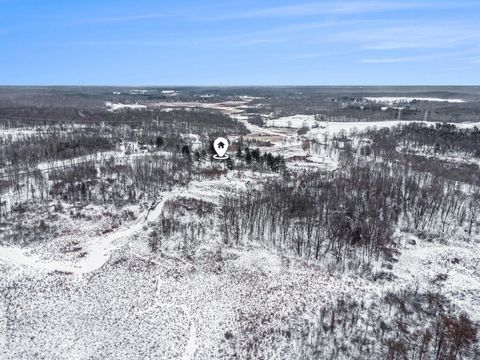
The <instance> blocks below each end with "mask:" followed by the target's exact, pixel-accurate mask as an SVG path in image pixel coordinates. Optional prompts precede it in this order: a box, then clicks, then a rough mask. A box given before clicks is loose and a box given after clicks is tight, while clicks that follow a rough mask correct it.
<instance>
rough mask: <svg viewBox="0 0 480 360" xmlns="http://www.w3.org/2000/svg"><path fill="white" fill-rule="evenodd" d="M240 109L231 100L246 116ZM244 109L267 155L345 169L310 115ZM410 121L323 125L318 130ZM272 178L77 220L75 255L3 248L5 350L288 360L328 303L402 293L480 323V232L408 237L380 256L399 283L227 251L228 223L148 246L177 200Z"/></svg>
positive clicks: (198, 185) (208, 185)
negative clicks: (449, 304) (191, 242)
mask: <svg viewBox="0 0 480 360" xmlns="http://www.w3.org/2000/svg"><path fill="white" fill-rule="evenodd" d="M165 104H169V105H168V106H172V103H165ZM178 105H179V106H180V105H181V106H185V104H184V103H182V104H178ZM159 106H162V105H160V104H159ZM192 106H196V103H195V105H194V104H193V103H192ZM215 106H217V105H215ZM238 106H241V104H240V102H238V103H233V104H222V106H219V107H220V108H223V109H226V110H225V111H226V112H230V113H235V112H237V111H239V110H238ZM234 116H235V117H236V118H237V119H238V120H239V121H241V122H243V123H244V124H245V125H246V126H247V128H248V129H249V130H250V131H251V134H250V136H251V137H252V138H256V139H258V140H262V139H263V140H266V139H269V141H271V143H272V144H273V147H265V148H262V149H261V150H262V151H269V152H272V153H273V154H282V155H283V156H285V157H286V158H287V160H288V161H287V166H289V167H290V168H299V169H308V168H311V167H316V168H318V167H321V168H323V169H327V170H328V169H330V170H333V169H335V168H336V166H337V162H336V160H335V159H336V156H335V154H334V153H333V154H330V153H327V152H326V153H322V154H310V153H309V152H310V150H309V149H306V150H304V149H303V148H302V145H303V144H302V143H303V142H302V141H301V139H299V138H298V137H297V135H296V129H295V128H300V127H302V126H303V125H304V124H303V122H304V121H307V120H308V119H310V120H312V118H311V117H310V118H308V119H307V118H305V117H303V116H301V115H299V116H297V117H289V119H290V120H285V119H287V118H284V119H283V120H281V121H280V122H279V123H273V124H272V126H271V127H267V128H261V127H258V126H255V125H252V124H249V123H248V121H247V120H246V117H245V116H243V115H242V114H241V113H238V114H236V115H234ZM292 119H293V120H292ZM278 120H280V119H277V120H275V121H278ZM310 120H308V121H310ZM288 121H292V123H290V124H289V122H288ZM399 123H402V122H400V121H388V122H365V123H358V122H355V123H348V122H329V123H325V124H324V125H325V126H323V127H322V123H320V126H319V127H318V128H314V129H312V130H310V132H309V133H308V134H307V137H308V138H318V137H321V136H323V135H324V134H326V133H328V134H335V133H338V132H340V131H341V130H344V131H346V132H347V133H348V131H350V130H351V129H353V128H357V129H358V130H363V129H366V128H368V127H373V126H375V127H384V126H395V125H397V124H399ZM309 126H310V125H309ZM465 126H473V125H472V124H468V125H465ZM285 127H290V128H292V129H285ZM262 180H264V178H263V179H261V178H259V175H258V174H255V173H254V172H252V171H245V172H238V173H237V172H229V173H228V175H227V176H226V177H222V178H220V179H218V180H206V181H195V182H192V183H191V184H190V185H189V186H188V187H186V188H176V189H174V190H172V191H171V192H165V193H161V194H159V196H158V202H157V204H156V206H155V207H154V208H153V209H152V210H151V211H147V210H142V211H139V212H138V216H137V218H136V219H135V220H132V221H130V222H126V223H123V224H122V225H121V226H119V227H118V228H116V229H114V230H113V231H112V232H109V233H108V234H101V233H100V234H99V233H95V231H89V228H88V227H87V226H86V224H83V223H81V222H79V223H78V224H77V228H76V229H74V231H76V234H77V237H76V238H75V240H76V243H75V246H76V247H80V248H81V251H80V252H76V253H75V254H72V253H70V252H64V251H62V249H64V248H65V244H64V241H65V238H58V239H55V240H53V241H52V242H51V243H47V244H34V245H32V246H30V247H27V248H20V247H18V246H4V247H0V295H1V299H2V300H0V358H2V359H8V360H10V359H12V360H13V359H38V358H46V359H139V358H140V359H251V358H255V357H258V354H259V353H261V354H262V355H263V357H264V358H271V357H272V354H269V353H268V349H270V348H271V347H272V344H276V346H278V348H281V349H283V350H282V351H284V353H282V354H281V355H279V354H276V356H277V358H279V359H289V358H294V356H295V355H296V354H295V352H294V351H295V350H294V348H293V347H291V346H289V345H288V343H287V341H288V340H289V339H291V338H294V337H295V336H301V335H302V331H303V329H304V327H305V324H306V323H308V322H309V321H311V320H312V319H313V318H315V317H317V316H318V314H319V312H321V309H322V308H324V307H325V306H326V305H328V304H334V303H336V301H337V299H341V298H349V299H356V300H358V301H362V300H365V301H366V302H373V303H374V302H378V301H379V299H381V298H382V297H383V296H384V294H385V293H386V292H387V291H390V290H398V289H402V288H409V289H410V288H414V289H415V288H417V287H418V288H419V290H421V291H430V290H433V291H440V292H441V293H443V294H444V295H445V296H447V297H448V298H449V299H451V300H452V301H454V302H455V304H457V305H458V306H459V308H460V309H462V310H464V311H467V312H468V313H469V314H470V316H471V317H472V318H473V319H474V320H477V321H480V317H479V315H478V314H480V298H479V297H478V293H480V273H479V271H480V263H479V259H480V244H479V242H475V241H471V242H463V241H462V242H459V241H458V239H447V240H444V241H439V240H435V241H427V240H425V239H420V238H419V237H418V236H415V235H413V234H408V233H405V234H397V235H398V236H399V238H400V240H399V241H400V243H401V249H399V250H400V252H401V254H400V255H399V256H398V261H397V262H395V263H394V264H392V265H393V266H392V268H391V269H385V268H382V267H381V264H379V266H378V269H377V270H381V271H386V272H390V273H391V274H392V275H393V280H391V281H390V280H381V281H375V280H367V278H366V277H365V278H360V277H359V276H357V275H355V273H353V272H352V273H350V272H346V273H333V274H332V272H329V271H327V270H326V267H324V266H321V265H319V264H315V263H308V262H306V261H304V260H302V259H299V258H297V257H291V256H286V255H284V254H280V253H278V252H276V251H274V250H271V249H266V248H262V247H259V246H258V245H256V244H245V245H243V246H232V247H226V246H224V245H223V239H222V237H221V236H222V235H221V233H220V232H219V231H217V229H218V226H217V225H218V224H211V226H209V227H208V229H207V232H206V234H205V236H204V237H203V238H202V239H199V242H200V243H201V245H200V246H198V247H197V248H196V249H195V251H194V253H193V254H191V255H189V256H183V254H182V250H180V246H177V245H178V244H177V243H176V242H175V239H169V241H171V244H168V246H167V245H165V248H168V249H169V251H160V252H158V253H152V252H151V250H150V249H149V248H148V245H147V244H148V234H149V231H150V230H151V228H152V226H153V225H154V224H155V222H156V220H157V219H158V218H159V217H160V216H161V215H162V214H164V213H165V212H166V211H167V210H166V209H168V208H169V206H168V204H171V203H172V202H175V201H179V200H184V201H185V202H186V203H187V204H188V203H189V201H190V199H198V200H203V201H205V202H208V203H211V204H213V205H215V206H216V207H215V209H216V210H215V211H218V204H219V201H220V199H221V197H226V196H231V195H232V194H234V193H235V192H238V191H239V190H246V189H248V188H251V187H253V188H255V187H256V186H257V185H258V182H261V181H262ZM208 220H209V219H208V218H205V219H200V221H205V222H208ZM66 226H70V224H69V223H67V224H66ZM71 226H72V227H74V226H75V225H74V224H71ZM90 230H91V229H90ZM179 240H182V239H179ZM412 240H415V242H413V241H412ZM80 254H81V256H78V255H80ZM445 275H446V276H445ZM282 341H285V342H286V343H283V344H282ZM286 344H287V345H286ZM255 351H256V352H255ZM253 354H255V355H253Z"/></svg>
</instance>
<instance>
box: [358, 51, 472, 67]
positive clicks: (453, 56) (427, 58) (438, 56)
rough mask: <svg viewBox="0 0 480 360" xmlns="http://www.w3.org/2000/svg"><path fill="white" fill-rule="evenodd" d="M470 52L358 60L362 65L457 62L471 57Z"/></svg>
mask: <svg viewBox="0 0 480 360" xmlns="http://www.w3.org/2000/svg"><path fill="white" fill-rule="evenodd" d="M471 55H472V51H469V50H466V51H455V52H437V53H428V54H419V55H412V56H398V57H389V58H388V57H387V58H368V59H362V60H360V62H361V63H364V64H394V63H406V62H423V61H435V60H457V59H465V57H466V56H471Z"/></svg>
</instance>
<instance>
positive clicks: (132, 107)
mask: <svg viewBox="0 0 480 360" xmlns="http://www.w3.org/2000/svg"><path fill="white" fill-rule="evenodd" d="M105 105H106V106H107V108H108V109H109V111H119V110H124V109H129V110H146V109H147V106H146V105H142V104H122V103H112V102H110V101H107V102H106V103H105Z"/></svg>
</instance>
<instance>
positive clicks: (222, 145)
mask: <svg viewBox="0 0 480 360" xmlns="http://www.w3.org/2000/svg"><path fill="white" fill-rule="evenodd" d="M213 148H214V149H215V152H216V153H217V154H216V155H213V158H214V159H217V160H225V159H228V155H225V154H226V153H227V150H228V140H227V139H225V138H221V137H220V138H218V139H216V140H215V141H214V142H213Z"/></svg>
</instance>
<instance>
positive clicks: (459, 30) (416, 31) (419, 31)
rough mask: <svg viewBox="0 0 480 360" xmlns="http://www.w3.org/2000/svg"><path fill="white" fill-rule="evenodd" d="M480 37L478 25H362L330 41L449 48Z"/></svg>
mask: <svg viewBox="0 0 480 360" xmlns="http://www.w3.org/2000/svg"><path fill="white" fill-rule="evenodd" d="M479 40H480V31H479V30H478V28H477V27H476V26H473V25H470V26H469V25H468V24H463V23H456V22H448V23H435V24H429V25H426V24H423V23H413V24H409V25H394V26H378V25H375V26H371V27H368V28H365V27H362V28H359V29H354V30H351V31H348V32H340V33H336V34H333V35H331V36H329V37H328V39H327V41H329V42H337V43H338V42H345V43H350V44H354V45H357V46H359V47H360V48H361V49H363V50H379V51H385V50H402V49H435V48H438V49H448V48H454V47H458V46H462V45H471V44H475V43H477V42H478V41H479Z"/></svg>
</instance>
